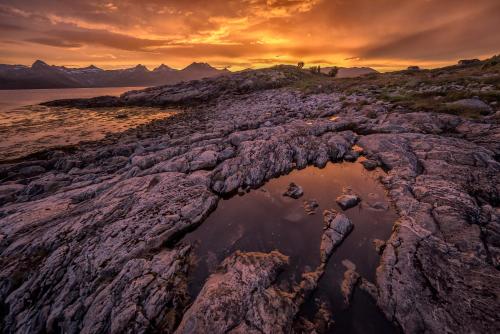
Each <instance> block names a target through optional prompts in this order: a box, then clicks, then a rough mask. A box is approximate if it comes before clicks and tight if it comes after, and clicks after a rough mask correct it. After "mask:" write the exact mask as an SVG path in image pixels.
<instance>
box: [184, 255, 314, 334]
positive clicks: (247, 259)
mask: <svg viewBox="0 0 500 334" xmlns="http://www.w3.org/2000/svg"><path fill="white" fill-rule="evenodd" d="M287 264H288V258H287V257H286V256H284V255H283V254H281V253H279V252H278V251H273V252H271V253H242V252H236V253H235V254H233V255H232V256H230V257H228V258H226V259H225V260H224V261H223V262H222V264H221V266H220V268H219V269H218V271H217V272H216V273H214V274H212V275H211V276H210V277H209V278H208V280H207V281H206V283H205V285H204V286H203V288H202V290H201V291H200V293H199V294H198V296H197V297H196V300H195V301H194V302H193V305H192V306H191V307H190V308H189V309H188V310H187V311H186V313H185V314H184V317H183V319H182V321H181V323H180V325H179V327H178V328H177V329H176V331H175V332H176V333H179V334H181V333H182V334H188V333H291V332H292V326H293V322H294V318H295V315H296V314H297V312H298V311H299V307H300V305H301V304H302V302H303V301H304V298H305V295H306V294H307V293H308V292H310V291H311V290H312V289H313V288H314V287H315V286H316V284H317V280H318V279H319V274H318V273H306V274H305V275H304V276H303V281H302V282H301V284H300V285H299V286H296V287H295V289H294V291H291V292H287V291H283V290H281V289H279V288H278V287H277V286H276V285H275V283H274V282H275V281H276V279H277V276H278V274H279V273H280V271H281V270H283V269H284V267H285V266H286V265H287Z"/></svg>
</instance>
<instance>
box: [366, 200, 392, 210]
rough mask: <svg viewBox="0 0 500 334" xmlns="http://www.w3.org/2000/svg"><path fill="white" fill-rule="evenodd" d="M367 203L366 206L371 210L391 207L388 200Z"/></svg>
mask: <svg viewBox="0 0 500 334" xmlns="http://www.w3.org/2000/svg"><path fill="white" fill-rule="evenodd" d="M365 203H366V206H367V207H368V208H369V209H371V210H376V211H386V210H388V209H389V204H387V203H386V202H382V201H376V202H365Z"/></svg>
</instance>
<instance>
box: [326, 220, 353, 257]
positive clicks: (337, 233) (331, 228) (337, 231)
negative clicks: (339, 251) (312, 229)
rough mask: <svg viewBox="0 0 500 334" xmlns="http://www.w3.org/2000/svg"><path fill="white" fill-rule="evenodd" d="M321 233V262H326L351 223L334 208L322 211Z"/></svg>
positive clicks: (350, 229) (348, 229)
mask: <svg viewBox="0 0 500 334" xmlns="http://www.w3.org/2000/svg"><path fill="white" fill-rule="evenodd" d="M323 224H324V226H323V235H322V236H321V245H320V256H321V262H322V263H326V261H327V260H328V258H329V257H330V255H331V254H332V252H333V250H334V249H335V247H337V246H338V245H340V243H342V241H344V239H345V238H346V237H347V235H348V234H349V233H350V232H351V231H352V229H353V224H352V223H351V221H350V220H349V218H347V217H346V216H345V215H344V214H342V213H338V212H336V211H335V210H325V211H324V212H323Z"/></svg>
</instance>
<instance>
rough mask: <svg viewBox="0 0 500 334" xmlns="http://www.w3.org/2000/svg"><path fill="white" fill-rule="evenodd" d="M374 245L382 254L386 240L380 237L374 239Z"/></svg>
mask: <svg viewBox="0 0 500 334" xmlns="http://www.w3.org/2000/svg"><path fill="white" fill-rule="evenodd" d="M373 246H375V251H376V252H377V253H378V254H382V252H383V251H384V248H385V241H384V240H380V239H373Z"/></svg>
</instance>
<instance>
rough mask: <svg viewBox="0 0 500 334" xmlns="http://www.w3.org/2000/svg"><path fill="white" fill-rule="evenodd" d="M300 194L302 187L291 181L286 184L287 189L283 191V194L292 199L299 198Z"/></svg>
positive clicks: (302, 191) (302, 192)
mask: <svg viewBox="0 0 500 334" xmlns="http://www.w3.org/2000/svg"><path fill="white" fill-rule="evenodd" d="M302 195H304V190H303V189H302V187H301V186H299V185H297V184H295V183H293V182H292V183H290V184H289V185H288V189H287V190H286V191H285V192H284V193H283V196H288V197H291V198H294V199H297V198H300V197H301V196H302Z"/></svg>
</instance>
